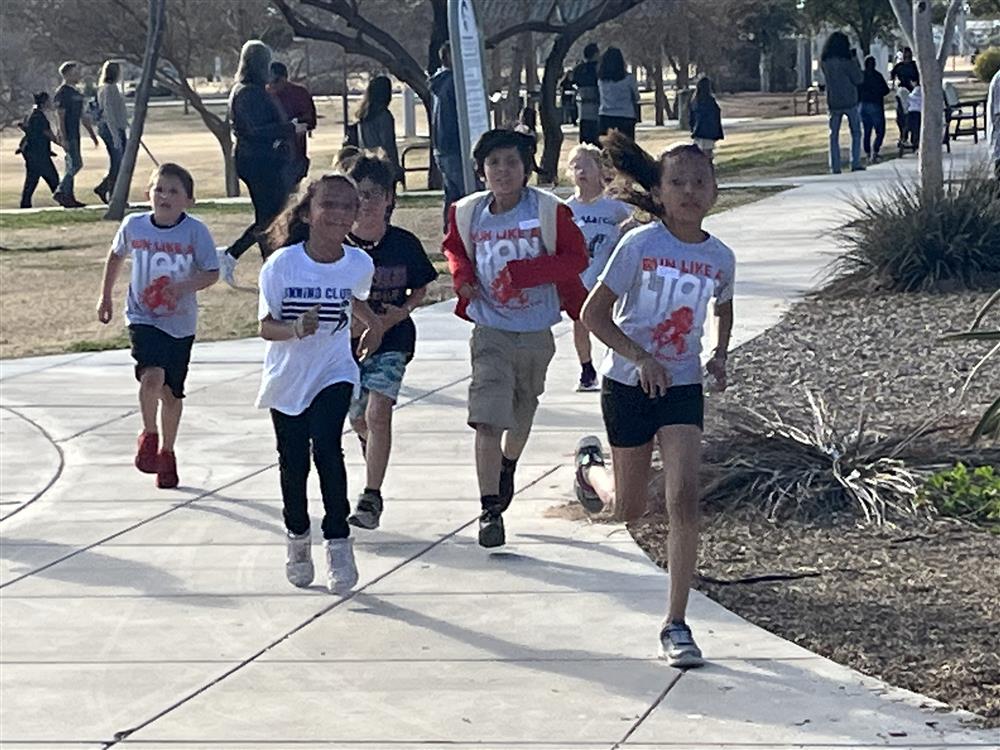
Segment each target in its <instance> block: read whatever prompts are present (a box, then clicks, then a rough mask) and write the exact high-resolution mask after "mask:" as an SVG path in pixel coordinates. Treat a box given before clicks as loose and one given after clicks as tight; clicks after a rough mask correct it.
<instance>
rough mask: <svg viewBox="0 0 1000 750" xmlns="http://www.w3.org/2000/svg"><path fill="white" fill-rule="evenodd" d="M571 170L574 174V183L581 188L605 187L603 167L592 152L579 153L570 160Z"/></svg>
mask: <svg viewBox="0 0 1000 750" xmlns="http://www.w3.org/2000/svg"><path fill="white" fill-rule="evenodd" d="M569 170H570V173H571V174H572V175H573V184H574V185H576V186H577V187H578V188H581V189H584V190H586V189H588V188H589V189H594V188H602V189H603V187H604V180H603V179H602V176H601V167H600V165H599V164H598V163H597V162H596V161H595V160H594V157H592V156H591V155H590V154H577V155H576V156H574V157H573V158H572V159H570V160H569Z"/></svg>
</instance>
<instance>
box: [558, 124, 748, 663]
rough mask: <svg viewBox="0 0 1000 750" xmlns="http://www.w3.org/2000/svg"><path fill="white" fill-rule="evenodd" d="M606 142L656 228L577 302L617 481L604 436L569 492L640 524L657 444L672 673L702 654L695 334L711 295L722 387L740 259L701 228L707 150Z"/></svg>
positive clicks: (712, 193)
mask: <svg viewBox="0 0 1000 750" xmlns="http://www.w3.org/2000/svg"><path fill="white" fill-rule="evenodd" d="M604 144H605V147H606V149H607V151H608V153H609V154H610V156H611V159H612V161H613V162H614V165H615V167H616V168H617V169H618V170H619V172H621V173H622V174H623V175H624V176H625V177H626V178H627V179H628V180H629V181H631V182H632V183H634V185H633V186H631V187H629V188H626V189H625V190H624V191H623V194H622V197H623V198H624V200H626V201H627V202H629V203H632V204H633V205H635V206H637V207H639V208H641V209H643V210H645V211H648V212H650V213H652V214H653V215H654V216H657V217H659V219H660V220H659V221H654V222H651V223H649V224H646V225H644V226H642V227H640V228H637V229H633V230H632V231H630V232H629V233H628V234H626V235H625V237H624V238H622V240H621V242H619V243H618V247H617V248H616V249H615V252H614V254H613V255H612V256H611V260H610V261H608V265H607V267H606V268H605V269H604V272H603V273H602V274H601V276H600V278H599V279H598V283H597V286H596V287H595V288H594V289H593V290H592V291H591V293H590V295H589V296H588V297H587V301H586V302H585V303H584V306H583V313H582V316H583V322H584V324H585V325H586V326H587V327H588V328H589V329H590V330H591V331H592V332H593V333H594V335H596V336H597V338H598V339H600V340H601V341H603V342H604V343H605V344H606V345H607V346H608V348H609V351H608V353H607V356H606V357H605V359H604V363H603V364H602V366H601V374H602V375H603V376H604V380H603V384H602V388H601V411H602V413H603V415H604V424H605V427H606V428H607V433H608V441H609V442H610V443H611V456H612V465H613V470H614V475H613V476H612V475H611V474H610V473H609V472H608V471H607V469H606V468H605V466H604V458H603V450H602V447H601V443H600V440H598V439H597V438H596V437H594V436H588V437H585V438H583V439H582V440H581V441H580V443H579V444H578V446H577V454H576V465H577V475H576V480H575V489H576V493H577V497H578V498H579V499H580V501H581V503H582V504H583V505H584V507H586V508H588V509H589V510H596V509H598V508H601V507H602V506H603V505H604V504H605V503H612V502H616V503H617V506H618V509H619V510H620V511H621V512H623V515H624V517H625V519H626V520H627V521H636V520H638V519H639V517H640V516H642V514H643V513H644V512H645V510H646V501H647V484H648V478H649V468H650V460H651V457H652V451H653V441H654V439H655V440H656V441H657V442H658V444H659V449H660V458H661V460H662V462H663V476H664V480H665V485H666V486H665V491H666V501H667V512H668V514H669V518H670V532H669V536H668V556H669V567H670V603H669V609H668V612H667V617H666V620H665V622H664V623H663V626H662V628H661V630H660V649H661V650H660V654H661V656H662V657H664V658H666V659H667V660H668V661H669V662H670V664H671V665H672V666H676V667H695V666H699V665H700V664H701V663H702V656H701V651H700V649H699V648H698V646H697V645H696V644H695V642H694V638H693V637H692V635H691V629H690V627H688V625H687V624H686V622H685V613H686V610H687V601H688V592H689V589H690V587H691V582H692V580H693V578H694V571H695V564H696V562H697V556H698V494H699V492H698V471H699V464H700V462H701V431H702V425H703V420H704V418H703V414H704V401H703V395H702V366H701V358H700V354H701V338H702V332H703V329H704V324H705V318H706V317H707V315H708V308H709V303H710V301H711V300H712V298H713V297H714V298H715V315H716V316H717V317H718V341H717V345H716V348H715V351H714V352H713V353H712V357H711V359H710V360H709V361H708V365H707V370H708V372H709V374H711V375H712V377H713V379H714V381H715V386H716V387H717V388H718V389H724V388H725V387H726V357H727V352H728V348H729V337H730V332H731V331H732V326H733V303H732V299H733V278H734V273H735V258H734V255H733V252H732V250H730V249H729V248H728V247H726V246H725V245H724V244H723V243H722V242H720V241H719V240H718V239H716V238H715V237H713V236H711V235H710V234H708V233H707V232H705V231H704V229H702V221H703V220H704V218H705V216H706V215H707V214H708V211H709V210H710V209H711V207H712V205H713V204H714V203H715V200H716V197H717V195H718V187H717V185H716V182H715V172H714V169H713V167H712V162H711V160H710V159H709V158H708V156H707V155H706V154H705V152H704V151H702V150H701V149H700V148H698V147H697V146H696V145H693V144H681V145H678V146H675V147H673V148H668V149H667V150H666V151H664V152H663V154H662V155H661V156H660V158H659V159H653V158H652V157H651V156H650V155H649V154H647V153H646V152H645V151H643V150H642V149H641V148H639V147H638V146H637V145H636V144H635V143H634V142H633V141H631V140H630V139H628V138H625V137H624V136H622V135H621V134H614V133H613V134H611V135H609V136H608V137H606V138H605V139H604Z"/></svg>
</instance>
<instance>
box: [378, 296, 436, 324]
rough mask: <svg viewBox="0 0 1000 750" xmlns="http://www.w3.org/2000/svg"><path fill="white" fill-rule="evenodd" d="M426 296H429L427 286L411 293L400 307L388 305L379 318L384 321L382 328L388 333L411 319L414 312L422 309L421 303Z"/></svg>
mask: <svg viewBox="0 0 1000 750" xmlns="http://www.w3.org/2000/svg"><path fill="white" fill-rule="evenodd" d="M425 296H427V286H426V285H424V286H422V287H419V288H418V289H413V290H412V291H410V294H409V296H408V297H407V298H406V299H405V300H403V304H402V305H400V306H399V307H396V306H395V305H386V306H385V312H384V313H383V314H382V315H380V316H379V318H380V319H381V321H382V327H383V328H384V329H385V330H386V331H388V330H389V329H390V328H392V327H393V326H395V325H399V324H400V323H402V322H403V321H404V320H406V319H407V318H408V317H410V314H411V313H412V312H413V311H414V310H416V309H417V308H418V307H420V303H421V302H423V301H424V297H425Z"/></svg>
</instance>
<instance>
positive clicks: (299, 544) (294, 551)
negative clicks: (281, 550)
mask: <svg viewBox="0 0 1000 750" xmlns="http://www.w3.org/2000/svg"><path fill="white" fill-rule="evenodd" d="M285 536H286V539H287V543H288V549H287V553H286V556H285V575H286V576H287V577H288V582H289V583H290V584H292V585H293V586H298V587H299V588H300V589H301V588H305V587H306V586H308V585H309V584H310V583H312V582H313V577H314V576H315V575H316V571H315V569H314V568H313V561H312V540H311V539H310V536H309V532H308V531H307V532H306V533H304V534H301V535H299V536H293V535H292V534H290V533H286V535H285Z"/></svg>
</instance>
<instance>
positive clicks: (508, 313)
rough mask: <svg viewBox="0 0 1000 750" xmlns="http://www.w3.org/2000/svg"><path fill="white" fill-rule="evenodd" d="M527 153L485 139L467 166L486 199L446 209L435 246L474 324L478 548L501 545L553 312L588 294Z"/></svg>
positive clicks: (575, 239)
mask: <svg viewBox="0 0 1000 750" xmlns="http://www.w3.org/2000/svg"><path fill="white" fill-rule="evenodd" d="M534 153H535V140H534V138H532V137H531V136H527V135H524V134H521V133H516V132H513V131H510V130H490V131H488V132H486V133H484V134H483V135H482V136H481V137H480V139H479V141H478V142H477V143H476V146H475V148H474V149H473V154H472V156H473V159H474V160H475V162H476V169H477V171H478V172H479V175H480V176H481V177H483V178H485V180H486V186H487V189H486V191H484V192H481V193H474V194H473V195H469V196H466V197H465V198H463V199H461V200H459V201H457V202H456V203H455V204H454V205H453V206H452V207H451V210H450V212H449V217H448V232H447V234H446V235H445V238H444V243H443V250H444V253H445V256H446V257H447V258H448V265H449V267H450V269H451V274H452V279H453V282H454V285H455V291H456V292H457V293H458V297H459V300H458V306H457V308H456V310H455V312H456V314H457V315H459V316H460V317H462V318H465V319H466V320H470V321H472V322H473V323H474V324H475V327H474V329H473V331H472V340H471V342H470V347H471V353H472V383H471V384H470V386H469V417H468V422H469V426H470V427H472V428H473V429H474V430H475V431H476V473H477V476H478V479H479V492H480V498H481V506H482V512H481V515H480V520H479V544H480V545H482V546H483V547H499V546H500V545H502V544H504V543H505V541H506V535H505V531H504V524H503V517H502V514H503V512H504V510H506V509H507V507H508V506H509V505H510V502H511V499H512V498H513V495H514V472H515V470H516V468H517V461H518V459H519V458H520V456H521V453H522V451H523V450H524V446H525V444H526V443H527V441H528V436H529V434H530V432H531V425H532V421H533V420H534V416H535V410H536V409H537V407H538V397H539V396H540V395H541V394H542V392H543V391H544V390H545V374H546V371H547V370H548V366H549V362H550V361H551V360H552V356H553V355H554V354H555V342H554V340H553V337H552V331H551V328H552V326H553V325H555V324H556V323H558V322H559V319H560V310H561V309H562V310H566V311H567V312H568V313H569V315H570V317H572V318H573V319H576V318H577V317H578V314H579V309H580V304H581V302H582V301H583V298H584V296H585V294H586V292H585V290H584V287H583V284H582V283H581V281H580V276H579V274H580V273H581V272H582V271H583V270H584V269H585V268H586V267H587V249H586V246H585V244H584V240H583V235H582V234H581V233H580V230H579V229H578V228H577V226H576V224H575V223H574V222H573V214H572V212H571V211H570V210H569V208H568V207H567V206H565V205H564V204H563V203H562V202H561V201H560V200H559V199H558V198H556V197H555V196H554V195H552V194H551V193H547V192H545V191H542V190H538V189H536V188H530V187H528V186H527V182H528V174H529V170H530V169H531V165H532V163H533V158H534Z"/></svg>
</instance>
